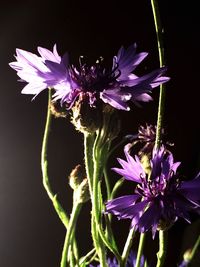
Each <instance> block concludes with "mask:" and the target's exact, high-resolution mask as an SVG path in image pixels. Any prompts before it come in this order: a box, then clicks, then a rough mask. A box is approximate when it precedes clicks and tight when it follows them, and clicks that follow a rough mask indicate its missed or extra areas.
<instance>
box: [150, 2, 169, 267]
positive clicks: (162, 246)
mask: <svg viewBox="0 0 200 267" xmlns="http://www.w3.org/2000/svg"><path fill="white" fill-rule="evenodd" d="M151 6H152V11H153V18H154V24H155V30H156V35H157V45H158V54H159V62H160V67H163V66H164V64H165V56H164V42H163V33H164V29H163V27H162V24H161V19H160V12H159V7H158V2H157V0H151ZM164 106H165V85H164V84H163V85H161V86H160V97H159V105H158V117H157V129H156V142H155V146H156V148H159V147H160V145H161V132H162V126H163V118H164ZM166 236H167V233H166V232H163V231H159V252H158V262H157V267H161V266H162V265H163V263H164V260H165V255H166Z"/></svg>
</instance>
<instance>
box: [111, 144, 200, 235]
mask: <svg viewBox="0 0 200 267" xmlns="http://www.w3.org/2000/svg"><path fill="white" fill-rule="evenodd" d="M125 155H126V161H125V160H122V159H118V161H119V163H120V165H121V166H122V168H113V170H114V171H116V172H117V173H119V174H120V175H122V176H124V178H125V179H126V180H130V181H133V182H136V183H137V185H136V188H135V192H134V194H133V195H126V196H122V197H118V198H116V199H113V200H110V201H108V202H107V204H106V212H108V213H112V214H114V215H116V216H117V217H118V218H119V219H131V220H132V222H131V227H134V228H135V229H138V230H139V231H140V232H146V231H148V230H150V229H151V230H152V234H153V237H154V236H155V233H156V230H159V229H162V230H165V229H167V228H168V227H170V226H171V225H172V224H173V223H174V222H175V221H176V220H177V219H178V218H179V217H181V218H183V219H185V220H186V221H188V222H190V217H189V214H188V212H189V211H195V210H196V209H198V208H199V206H200V197H199V190H200V175H198V176H197V177H196V178H195V179H193V180H191V181H180V180H179V179H178V175H177V168H178V166H179V165H180V162H174V159H173V155H172V153H170V152H168V151H167V152H166V150H165V148H164V146H162V147H161V148H160V149H158V150H157V149H154V150H153V153H152V158H151V160H150V164H151V174H150V177H148V175H147V173H146V172H145V168H144V167H143V165H142V163H141V162H140V160H139V158H138V157H137V156H135V158H133V157H131V156H130V155H129V154H128V152H127V151H125Z"/></svg>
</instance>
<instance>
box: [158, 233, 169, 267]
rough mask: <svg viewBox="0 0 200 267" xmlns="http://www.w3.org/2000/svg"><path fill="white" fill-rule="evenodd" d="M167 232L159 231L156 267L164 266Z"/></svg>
mask: <svg viewBox="0 0 200 267" xmlns="http://www.w3.org/2000/svg"><path fill="white" fill-rule="evenodd" d="M167 235H168V232H167V231H161V230H160V231H159V251H158V253H157V258H158V261H157V265H156V267H162V266H163V264H164V260H165V256H166V251H167Z"/></svg>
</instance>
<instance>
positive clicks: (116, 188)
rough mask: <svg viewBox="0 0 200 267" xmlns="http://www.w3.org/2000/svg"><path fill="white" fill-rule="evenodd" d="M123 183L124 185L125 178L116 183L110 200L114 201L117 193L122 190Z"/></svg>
mask: <svg viewBox="0 0 200 267" xmlns="http://www.w3.org/2000/svg"><path fill="white" fill-rule="evenodd" d="M123 183H124V178H123V177H122V178H121V179H119V180H118V181H117V182H116V183H115V185H114V187H113V190H112V192H111V196H110V199H113V198H114V197H115V195H116V193H117V191H118V190H119V189H120V187H121V186H122V185H123Z"/></svg>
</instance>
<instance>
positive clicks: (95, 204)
mask: <svg viewBox="0 0 200 267" xmlns="http://www.w3.org/2000/svg"><path fill="white" fill-rule="evenodd" d="M97 138H98V136H97ZM96 153H97V154H96V156H95V151H94V154H93V159H94V174H93V201H92V214H93V216H94V220H95V223H96V226H97V227H99V224H100V211H99V207H100V205H101V200H100V199H99V190H98V182H99V180H100V178H101V174H102V166H101V159H100V158H99V157H98V149H97V151H96ZM96 229H98V228H96ZM98 255H99V260H100V265H101V266H102V267H104V266H107V265H106V258H105V247H104V244H103V243H102V240H101V239H99V244H98Z"/></svg>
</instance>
